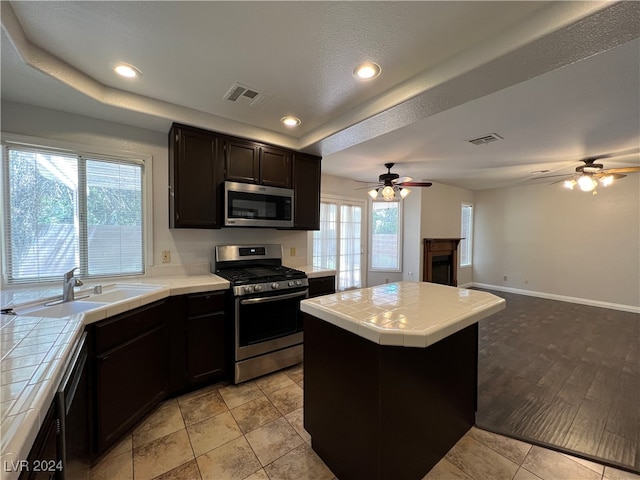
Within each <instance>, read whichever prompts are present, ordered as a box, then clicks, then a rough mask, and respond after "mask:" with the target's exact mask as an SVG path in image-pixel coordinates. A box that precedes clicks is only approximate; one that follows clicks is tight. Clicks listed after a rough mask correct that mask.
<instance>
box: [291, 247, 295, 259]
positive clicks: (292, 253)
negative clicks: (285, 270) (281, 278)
mask: <svg viewBox="0 0 640 480" xmlns="http://www.w3.org/2000/svg"><path fill="white" fill-rule="evenodd" d="M291 256H292V257H295V256H296V247H291Z"/></svg>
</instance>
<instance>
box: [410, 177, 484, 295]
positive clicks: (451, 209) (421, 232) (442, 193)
mask: <svg viewBox="0 0 640 480" xmlns="http://www.w3.org/2000/svg"><path fill="white" fill-rule="evenodd" d="M474 198H475V193H474V192H473V191H471V190H465V189H463V188H457V187H451V186H448V185H443V184H440V183H434V184H433V185H432V186H431V187H429V188H422V189H419V188H414V189H412V191H411V194H410V195H409V196H408V197H407V198H406V199H405V200H404V202H405V203H404V208H405V212H404V225H405V239H404V261H403V279H404V280H407V281H421V280H422V274H423V270H424V269H423V265H422V261H423V260H422V259H423V247H422V240H423V239H424V238H459V237H460V222H461V215H462V204H463V203H474ZM475 258H476V255H475V253H474V261H475ZM409 273H411V275H409ZM473 279H474V278H473V270H472V268H471V267H463V268H460V267H458V285H468V284H470V283H471V282H472V281H473Z"/></svg>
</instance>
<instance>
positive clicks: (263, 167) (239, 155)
mask: <svg viewBox="0 0 640 480" xmlns="http://www.w3.org/2000/svg"><path fill="white" fill-rule="evenodd" d="M224 154H225V179H226V180H229V181H233V182H244V183H257V184H259V185H268V186H271V187H283V188H291V152H289V151H287V150H282V149H279V148H275V147H269V146H266V145H262V144H259V143H255V142H249V141H246V140H239V139H227V140H225V145H224Z"/></svg>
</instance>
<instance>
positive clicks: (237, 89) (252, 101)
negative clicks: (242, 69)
mask: <svg viewBox="0 0 640 480" xmlns="http://www.w3.org/2000/svg"><path fill="white" fill-rule="evenodd" d="M222 98H224V99H225V100H229V101H230V102H236V101H239V100H240V101H245V102H246V103H248V104H249V106H250V107H260V106H261V105H263V104H264V103H265V102H266V101H267V100H269V98H271V97H270V96H269V95H267V94H265V93H264V92H260V91H259V90H258V89H256V88H253V87H249V86H247V85H243V84H242V83H238V82H236V83H234V84H233V85H231V88H229V90H228V91H227V93H225V94H224V97H222Z"/></svg>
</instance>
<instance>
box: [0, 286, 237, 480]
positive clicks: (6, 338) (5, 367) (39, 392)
mask: <svg viewBox="0 0 640 480" xmlns="http://www.w3.org/2000/svg"><path fill="white" fill-rule="evenodd" d="M115 283H117V284H119V285H125V284H126V285H132V284H133V285H140V284H144V285H155V286H158V288H156V289H153V291H151V292H149V293H146V294H144V295H142V296H141V297H136V298H131V299H127V300H121V301H118V302H112V303H109V304H107V305H105V306H101V307H99V308H96V309H94V310H90V311H88V312H84V313H81V314H75V315H71V316H67V317H63V318H44V317H37V316H27V315H24V316H23V315H18V316H14V315H0V342H1V344H0V354H1V355H2V360H1V361H0V367H1V368H0V369H1V375H0V433H1V435H0V436H1V440H0V466H1V467H2V478H3V479H5V478H6V479H7V480H10V479H11V480H12V479H14V478H17V477H18V475H19V473H20V472H18V471H5V470H6V469H5V468H4V466H5V465H12V463H11V462H14V463H13V465H15V464H16V462H17V461H19V460H24V459H26V458H27V455H28V454H29V451H30V450H31V446H32V445H33V442H34V440H35V438H36V435H37V434H38V431H39V429H40V426H41V425H42V422H43V420H44V417H45V415H46V413H47V410H48V408H49V406H50V405H51V402H52V401H53V398H54V395H55V391H56V390H57V387H58V385H59V384H60V381H61V380H62V375H63V374H64V372H65V370H66V367H67V363H68V361H69V357H70V355H71V353H72V351H73V348H74V345H75V342H76V340H77V339H78V338H80V336H81V335H82V332H83V330H84V326H85V325H87V324H89V323H93V322H96V321H99V320H101V319H104V318H107V317H110V316H112V315H116V314H118V313H122V312H125V311H128V310H132V309H134V308H136V307H139V306H142V305H146V304H148V303H151V302H154V301H156V300H160V299H162V298H165V297H168V296H170V295H183V294H186V293H199V292H209V291H215V290H226V289H227V288H229V282H228V281H226V280H224V279H222V278H220V277H218V276H216V275H212V274H202V275H175V276H158V277H146V278H145V277H140V278H136V279H133V280H124V279H122V280H121V279H118V280H116V282H115ZM97 284H102V285H104V287H105V288H108V285H109V283H107V282H95V283H92V284H88V283H87V284H86V285H85V286H83V287H80V288H77V289H76V297H80V296H82V295H83V293H85V292H89V291H91V290H92V289H93V287H94V285H97ZM60 293H61V286H56V287H53V286H46V287H22V288H19V287H18V288H16V287H13V288H8V289H3V291H2V298H1V302H2V307H3V308H6V307H18V306H20V305H21V304H22V305H24V304H27V303H33V302H46V301H50V300H53V299H55V298H59V297H60ZM9 470H11V469H10V468H9Z"/></svg>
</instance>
